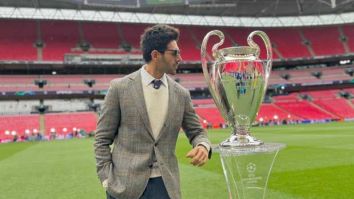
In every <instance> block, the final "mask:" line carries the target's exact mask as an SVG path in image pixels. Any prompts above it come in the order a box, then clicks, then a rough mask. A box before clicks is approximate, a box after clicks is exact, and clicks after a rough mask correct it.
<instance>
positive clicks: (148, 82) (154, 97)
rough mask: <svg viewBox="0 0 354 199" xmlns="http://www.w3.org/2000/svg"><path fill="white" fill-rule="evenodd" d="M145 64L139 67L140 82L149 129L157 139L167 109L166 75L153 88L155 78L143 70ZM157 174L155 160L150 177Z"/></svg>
mask: <svg viewBox="0 0 354 199" xmlns="http://www.w3.org/2000/svg"><path fill="white" fill-rule="evenodd" d="M145 66H146V65H144V66H143V67H142V68H141V69H140V73H141V83H142V86H143V92H144V99H145V105H146V111H147V114H148V116H149V121H150V126H151V130H152V133H153V136H154V138H155V139H157V137H158V136H159V134H160V131H161V129H162V127H163V124H164V122H165V119H166V116H167V110H168V84H167V77H166V74H164V75H163V76H162V77H161V79H160V80H161V81H162V84H161V86H160V88H159V89H155V88H154V87H153V83H152V81H153V80H154V79H155V78H154V77H153V76H151V75H150V74H149V73H148V72H147V71H146V70H145ZM159 176H161V172H160V170H159V168H158V166H157V162H155V163H154V165H153V169H152V171H151V175H150V177H151V178H153V177H159Z"/></svg>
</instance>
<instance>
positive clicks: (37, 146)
mask: <svg viewBox="0 0 354 199" xmlns="http://www.w3.org/2000/svg"><path fill="white" fill-rule="evenodd" d="M252 131H253V133H254V135H255V136H256V137H257V138H260V139H262V140H263V141H266V142H281V143H285V144H287V148H286V149H283V150H282V151H281V152H280V153H279V155H278V157H277V160H276V162H275V165H274V167H273V171H272V173H271V176H270V181H269V184H268V188H269V189H268V193H267V197H266V198H271V199H288V198H289V199H295V198H296V199H303V198H304V199H305V198H306V199H317V198H318V199H326V198H328V199H329V198H330V199H350V198H354V122H347V123H329V124H314V125H296V126H278V127H260V128H252ZM229 133H230V130H229V129H223V130H209V137H210V139H211V141H212V142H213V143H215V144H216V143H220V142H221V141H222V140H224V139H225V138H227V137H228V136H229ZM92 144H93V140H92V139H82V140H76V139H74V140H67V141H54V142H39V143H38V142H36V143H10V144H0V198H1V199H8V198H16V199H41V198H52V199H66V198H68V199H82V198H92V199H99V198H105V196H104V190H103V188H102V187H101V186H100V184H99V182H98V179H97V177H96V172H95V160H94V156H93V147H92ZM190 149H191V147H190V145H189V144H188V142H187V138H186V137H185V136H184V135H183V134H181V135H180V136H179V140H178V143H177V151H176V155H177V157H178V159H179V163H180V164H179V167H180V171H181V186H182V195H183V198H184V199H199V198H200V199H205V198H207V199H209V198H210V199H215V198H216V199H226V198H227V197H228V194H227V190H226V184H225V179H224V176H223V172H222V168H221V163H220V159H219V156H218V154H214V155H213V158H212V159H211V160H210V161H209V162H208V164H207V165H206V166H204V167H201V168H199V167H193V166H192V165H190V164H189V161H190V160H189V159H187V158H185V154H186V153H187V151H189V150H190ZM127 164H128V163H127Z"/></svg>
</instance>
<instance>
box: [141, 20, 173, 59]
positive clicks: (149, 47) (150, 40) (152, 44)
mask: <svg viewBox="0 0 354 199" xmlns="http://www.w3.org/2000/svg"><path fill="white" fill-rule="evenodd" d="M178 38H179V30H178V29H177V28H175V27H172V26H169V25H162V24H159V25H155V26H152V27H149V28H146V29H145V31H144V33H143V34H142V35H141V38H140V45H141V50H142V51H143V58H144V60H145V62H146V63H148V62H150V61H151V52H152V51H153V50H157V51H159V52H164V51H165V50H166V48H167V44H168V43H170V42H171V41H173V40H176V41H177V40H178Z"/></svg>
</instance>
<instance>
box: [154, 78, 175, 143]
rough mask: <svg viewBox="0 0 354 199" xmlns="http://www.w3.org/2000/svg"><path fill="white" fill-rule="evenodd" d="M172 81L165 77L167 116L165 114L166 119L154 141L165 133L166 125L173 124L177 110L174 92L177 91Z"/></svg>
mask: <svg viewBox="0 0 354 199" xmlns="http://www.w3.org/2000/svg"><path fill="white" fill-rule="evenodd" d="M173 81H174V80H171V79H170V78H169V77H168V76H167V82H168V105H167V114H166V118H165V121H164V124H163V126H162V128H161V130H160V133H159V135H158V136H157V138H156V140H159V139H160V137H161V135H162V134H163V133H164V132H165V131H166V129H167V127H168V125H169V124H170V123H171V122H173V118H174V117H175V114H176V111H177V110H176V108H177V101H176V100H177V99H176V98H177V96H176V92H177V89H176V87H175V84H176V83H175V82H173Z"/></svg>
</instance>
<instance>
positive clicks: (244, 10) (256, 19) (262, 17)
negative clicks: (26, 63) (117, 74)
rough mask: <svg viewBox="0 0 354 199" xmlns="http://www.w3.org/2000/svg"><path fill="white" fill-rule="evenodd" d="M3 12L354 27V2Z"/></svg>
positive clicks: (51, 5) (159, 1)
mask: <svg viewBox="0 0 354 199" xmlns="http://www.w3.org/2000/svg"><path fill="white" fill-rule="evenodd" d="M0 9H2V10H1V11H2V12H0V18H31V17H33V18H34V19H36V18H37V19H65V20H70V19H71V20H88V21H112V22H130V23H158V22H162V23H171V24H192V25H193V24H194V25H211V26H220V25H221V26H259V27H268V26H271V27H273V26H276V27H278V26H312V25H330V24H343V23H354V0H50V1H48V0H2V1H0ZM62 11H64V12H63V13H59V15H61V16H54V15H55V13H56V12H62ZM73 12H75V13H79V15H81V16H75V17H74V16H73V15H74V14H73ZM93 12H94V13H93ZM38 13H39V14H38ZM70 13H71V14H70ZM95 13H96V14H95ZM97 13H99V14H97ZM101 13H103V14H101ZM67 15H69V16H67ZM92 15H100V16H98V17H96V18H94V17H92ZM112 15H119V16H118V17H114V16H112ZM53 16H54V17H53ZM70 17H71V18H70ZM134 18H135V19H134ZM148 19H149V20H148Z"/></svg>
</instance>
